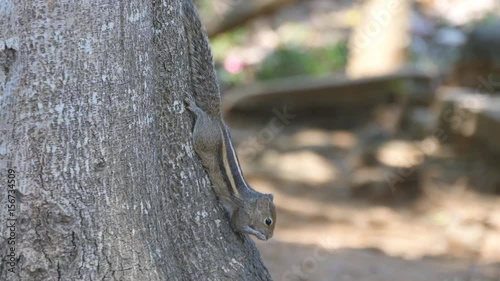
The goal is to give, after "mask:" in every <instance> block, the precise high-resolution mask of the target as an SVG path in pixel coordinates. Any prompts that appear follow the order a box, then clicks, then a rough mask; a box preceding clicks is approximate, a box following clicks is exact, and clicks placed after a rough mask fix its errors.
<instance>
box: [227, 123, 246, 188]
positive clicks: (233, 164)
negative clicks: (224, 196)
mask: <svg viewBox="0 0 500 281" xmlns="http://www.w3.org/2000/svg"><path fill="white" fill-rule="evenodd" d="M222 133H223V144H224V145H223V146H224V149H225V155H224V160H226V161H227V166H225V168H226V171H227V174H228V176H229V175H231V177H230V180H231V182H232V183H234V185H232V187H233V188H234V189H235V193H236V194H239V193H240V191H241V188H249V187H248V184H247V183H246V181H245V178H244V177H243V173H242V172H241V168H240V162H239V161H238V156H237V155H236V151H235V149H234V146H233V142H232V141H231V134H230V133H229V129H228V128H227V126H224V127H223V128H222Z"/></svg>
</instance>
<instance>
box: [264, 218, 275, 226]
mask: <svg viewBox="0 0 500 281" xmlns="http://www.w3.org/2000/svg"><path fill="white" fill-rule="evenodd" d="M264 223H265V224H266V225H271V224H272V223H273V219H272V218H267V219H266V220H265V221H264Z"/></svg>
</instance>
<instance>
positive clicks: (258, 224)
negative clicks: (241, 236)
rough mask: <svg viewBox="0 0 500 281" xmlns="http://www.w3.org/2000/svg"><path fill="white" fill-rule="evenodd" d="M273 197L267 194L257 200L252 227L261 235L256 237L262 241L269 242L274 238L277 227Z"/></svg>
mask: <svg viewBox="0 0 500 281" xmlns="http://www.w3.org/2000/svg"><path fill="white" fill-rule="evenodd" d="M273 199H274V197H273V195H272V194H265V195H264V196H262V197H260V198H258V199H257V204H256V210H255V213H254V216H252V217H253V220H252V222H251V225H250V227H251V228H253V229H254V230H256V231H257V232H259V233H261V234H262V235H256V236H257V238H259V239H260V240H267V239H269V238H271V237H273V232H274V226H275V225H276V208H275V207H274V203H273Z"/></svg>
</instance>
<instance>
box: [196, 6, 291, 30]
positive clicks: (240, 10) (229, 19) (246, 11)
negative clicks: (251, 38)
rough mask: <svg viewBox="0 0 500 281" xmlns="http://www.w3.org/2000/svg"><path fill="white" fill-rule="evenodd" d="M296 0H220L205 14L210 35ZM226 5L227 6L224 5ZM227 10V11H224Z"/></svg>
mask: <svg viewBox="0 0 500 281" xmlns="http://www.w3.org/2000/svg"><path fill="white" fill-rule="evenodd" d="M294 2H296V0H219V1H214V2H213V5H214V6H215V9H214V11H213V12H211V13H210V14H207V15H205V16H204V22H205V26H206V28H207V34H208V36H209V37H215V36H217V35H218V34H220V33H223V32H226V31H228V30H231V29H233V28H235V27H238V26H240V25H242V24H244V23H246V22H248V21H250V20H252V19H254V18H256V17H260V16H262V15H265V14H269V13H272V12H274V11H276V10H278V9H281V8H283V7H284V6H286V5H289V4H292V3H294ZM223 6H225V8H224V7H223ZM223 10H226V11H223Z"/></svg>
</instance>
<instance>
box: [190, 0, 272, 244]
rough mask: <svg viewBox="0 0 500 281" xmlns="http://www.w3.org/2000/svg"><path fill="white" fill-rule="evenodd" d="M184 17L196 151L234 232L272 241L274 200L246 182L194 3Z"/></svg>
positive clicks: (205, 37) (209, 51)
mask: <svg viewBox="0 0 500 281" xmlns="http://www.w3.org/2000/svg"><path fill="white" fill-rule="evenodd" d="M181 12H182V16H183V24H184V29H185V30H184V31H185V34H186V35H187V36H186V39H187V40H186V41H187V42H186V43H187V50H188V53H189V54H188V55H189V65H190V70H191V75H190V77H189V78H190V79H191V90H192V94H193V95H194V97H195V98H196V102H197V104H195V102H194V101H195V99H194V98H193V99H186V104H187V108H188V109H189V110H190V111H191V112H193V113H194V114H195V115H196V121H195V125H194V130H193V142H194V149H195V151H196V153H197V154H198V155H199V156H200V158H201V162H202V164H203V166H204V167H205V169H206V170H207V172H208V175H209V177H210V180H211V181H212V184H213V186H214V190H215V193H216V194H217V196H218V198H219V200H220V201H221V202H222V204H223V206H224V209H225V210H226V211H227V212H228V214H229V217H230V223H231V226H232V228H233V230H234V231H236V232H239V233H246V234H252V235H255V236H256V237H257V238H258V239H260V240H267V239H269V238H271V237H272V236H273V232H274V226H275V224H276V210H275V207H274V203H273V195H272V194H262V193H259V192H257V191H255V190H253V189H252V188H251V187H250V186H249V185H248V184H247V183H246V181H245V179H244V178H243V174H242V173H241V168H240V163H239V161H238V157H237V155H236V152H235V150H234V147H233V143H232V141H231V135H230V133H229V129H228V127H227V126H226V124H225V123H224V120H223V118H222V113H221V99H220V90H219V84H218V82H217V76H216V73H215V68H214V64H213V58H212V52H211V50H210V45H209V43H208V39H207V36H206V33H205V31H204V27H203V25H202V24H201V21H200V19H199V16H198V12H197V11H196V8H195V7H194V5H193V3H192V1H190V0H185V1H183V2H182V9H181Z"/></svg>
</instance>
